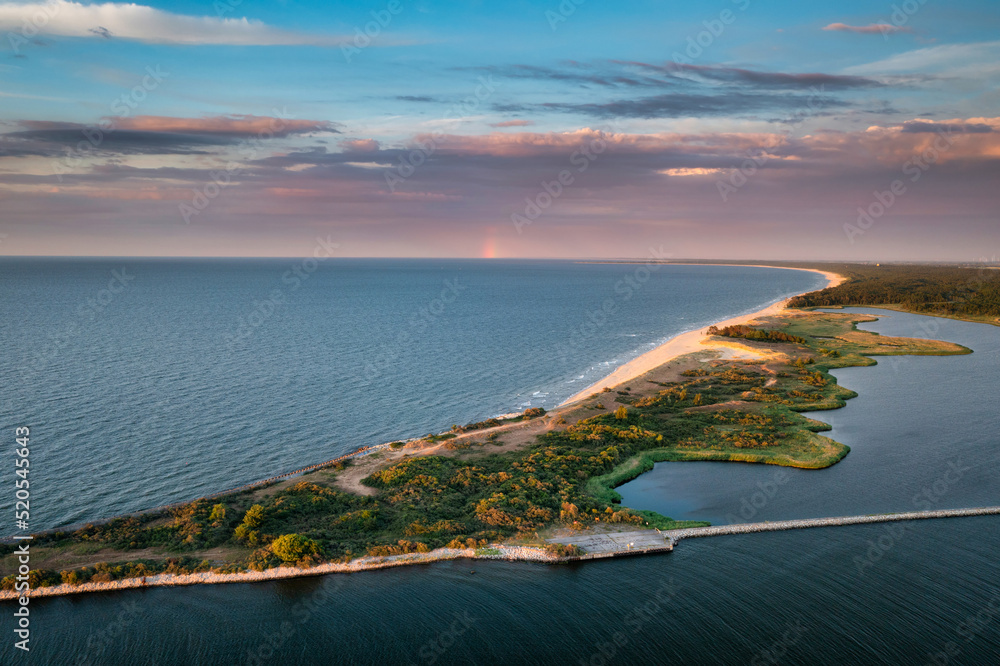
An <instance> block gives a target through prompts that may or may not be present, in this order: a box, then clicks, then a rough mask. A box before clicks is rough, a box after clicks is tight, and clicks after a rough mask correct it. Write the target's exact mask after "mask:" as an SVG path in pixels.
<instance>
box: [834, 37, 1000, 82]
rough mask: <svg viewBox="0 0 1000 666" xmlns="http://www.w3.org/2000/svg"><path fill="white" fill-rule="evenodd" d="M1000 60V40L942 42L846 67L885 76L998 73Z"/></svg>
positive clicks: (849, 70)
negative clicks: (937, 44) (913, 73)
mask: <svg viewBox="0 0 1000 666" xmlns="http://www.w3.org/2000/svg"><path fill="white" fill-rule="evenodd" d="M998 61H1000V41H993V42H975V43H971V44H942V45H940V46H929V47H927V48H922V49H914V50H912V51H905V52H903V53H897V54H895V55H892V56H889V57H888V58H885V59H884V60H878V61H876V62H871V63H866V64H864V65H855V66H852V67H847V68H845V69H844V70H843V71H844V72H845V73H847V74H859V75H862V76H864V75H875V76H882V75H885V74H893V73H911V72H919V73H922V74H929V73H938V72H947V73H949V74H968V75H971V76H977V75H983V74H996V73H997V71H998V67H997V62H998Z"/></svg>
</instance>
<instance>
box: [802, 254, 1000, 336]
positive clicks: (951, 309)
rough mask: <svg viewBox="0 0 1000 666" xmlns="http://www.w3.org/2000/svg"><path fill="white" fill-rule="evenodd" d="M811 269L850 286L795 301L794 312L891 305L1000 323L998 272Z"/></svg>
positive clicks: (917, 268)
mask: <svg viewBox="0 0 1000 666" xmlns="http://www.w3.org/2000/svg"><path fill="white" fill-rule="evenodd" d="M808 266H809V267H810V268H820V267H822V270H828V271H833V272H836V273H839V274H841V275H843V276H844V277H846V278H847V281H846V282H844V283H843V284H841V285H838V286H836V287H831V288H828V289H823V290H820V291H814V292H811V293H808V294H804V295H802V296H799V297H797V298H793V299H792V300H791V302H790V303H789V305H790V306H791V307H796V308H805V307H824V306H838V305H839V306H847V305H893V306H897V307H899V308H900V309H903V310H908V311H911V312H917V313H924V314H933V315H943V316H949V317H958V318H962V319H973V320H976V321H984V320H985V321H989V322H990V323H998V319H1000V270H997V269H995V268H988V267H986V266H980V267H961V266H933V265H909V264H888V265H881V266H877V265H872V264H818V265H817V264H809V265H808ZM803 267H805V265H803Z"/></svg>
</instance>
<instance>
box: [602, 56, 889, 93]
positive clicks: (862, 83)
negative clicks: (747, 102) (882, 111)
mask: <svg viewBox="0 0 1000 666" xmlns="http://www.w3.org/2000/svg"><path fill="white" fill-rule="evenodd" d="M613 62H615V63H617V64H621V65H628V66H632V67H638V68H642V69H646V70H649V71H653V72H660V73H662V74H667V75H670V76H679V75H693V76H696V77H698V78H700V79H705V80H708V81H721V82H726V83H732V84H740V85H743V86H748V87H755V88H770V89H779V88H800V89H806V88H813V87H822V88H823V89H825V90H846V89H851V88H877V87H881V86H883V85H885V84H884V83H882V82H880V81H876V80H875V79H870V78H867V77H863V76H845V75H840V74H823V73H820V72H807V73H786V72H764V71H760V70H753V69H745V68H741V67H727V66H723V65H689V64H684V63H679V62H671V63H668V64H666V65H654V64H650V63H645V62H637V61H631V60H616V61H613Z"/></svg>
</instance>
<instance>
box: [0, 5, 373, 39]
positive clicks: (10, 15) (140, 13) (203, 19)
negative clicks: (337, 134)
mask: <svg viewBox="0 0 1000 666" xmlns="http://www.w3.org/2000/svg"><path fill="white" fill-rule="evenodd" d="M25 24H27V25H33V26H34V27H35V28H37V30H38V32H39V33H43V34H49V35H60V36H63V37H87V38H95V37H96V38H101V39H110V38H114V39H124V40H129V41H138V42H146V43H150V44H220V45H230V46H280V45H310V46H340V45H341V44H345V43H347V42H348V41H349V37H347V36H331V35H316V34H308V33H301V32H294V31H289V30H282V29H280V28H275V27H272V26H268V25H266V24H264V23H263V22H261V21H258V20H250V19H247V18H218V17H214V16H187V15H183V14H174V13H171V12H167V11H163V10H161V9H155V8H153V7H147V6H145V5H137V4H125V3H115V2H107V3H104V4H83V3H79V2H70V1H69V0H48V2H44V3H43V2H31V3H12V2H5V3H2V4H0V31H3V32H10V33H13V34H20V31H21V30H22V27H23V26H24V25H25ZM382 43H383V44H384V43H386V42H385V41H384V40H383V41H382Z"/></svg>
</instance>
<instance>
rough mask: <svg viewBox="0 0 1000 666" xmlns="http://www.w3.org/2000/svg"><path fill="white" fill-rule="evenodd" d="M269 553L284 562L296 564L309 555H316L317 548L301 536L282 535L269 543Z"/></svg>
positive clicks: (313, 542)
mask: <svg viewBox="0 0 1000 666" xmlns="http://www.w3.org/2000/svg"><path fill="white" fill-rule="evenodd" d="M271 552H272V553H274V554H275V555H277V556H278V557H280V558H281V559H282V560H283V561H285V562H298V561H299V560H301V559H303V558H306V557H309V556H310V555H318V554H319V546H318V545H317V544H316V542H315V541H313V540H312V539H310V538H309V537H306V536H302V535H301V534H283V535H281V536H280V537H278V538H277V539H275V540H274V541H272V542H271Z"/></svg>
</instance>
